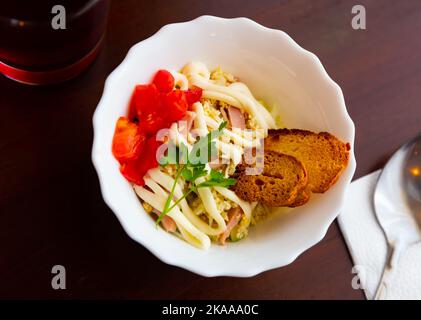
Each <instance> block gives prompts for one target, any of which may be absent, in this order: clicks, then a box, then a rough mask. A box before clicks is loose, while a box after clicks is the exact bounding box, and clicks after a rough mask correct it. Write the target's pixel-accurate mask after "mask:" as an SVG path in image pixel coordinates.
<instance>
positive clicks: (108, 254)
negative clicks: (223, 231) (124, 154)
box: [0, 0, 421, 299]
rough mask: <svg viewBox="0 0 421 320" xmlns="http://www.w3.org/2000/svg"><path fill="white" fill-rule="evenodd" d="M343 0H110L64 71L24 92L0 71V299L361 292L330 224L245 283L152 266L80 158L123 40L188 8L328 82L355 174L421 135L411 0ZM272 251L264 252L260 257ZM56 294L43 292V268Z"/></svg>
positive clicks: (420, 59) (186, 14)
mask: <svg viewBox="0 0 421 320" xmlns="http://www.w3.org/2000/svg"><path fill="white" fill-rule="evenodd" d="M358 3H361V4H364V5H365V6H366V9H367V30H365V31H355V30H353V29H352V28H351V24H350V22H351V18H352V15H351V8H352V5H353V4H354V3H353V1H349V0H319V1H312V0H308V1H304V0H296V1H280V0H278V1H271V0H266V1H239V0H230V1H226V0H212V1H193V0H190V1H189V0H179V1H137V0H136V1H135V0H124V1H122V0H119V1H114V2H113V4H112V8H111V13H110V18H109V25H108V33H107V37H106V42H105V46H104V48H103V50H102V53H101V54H100V56H99V58H98V59H97V61H96V62H95V63H94V65H93V66H92V67H90V68H89V70H87V71H86V72H85V73H83V74H82V75H81V76H80V77H78V78H77V79H75V80H72V81H69V82H67V83H64V84H60V85H55V86H49V87H30V86H25V85H21V84H18V83H15V82H12V81H10V80H8V79H6V78H4V77H1V78H0V252H1V256H0V297H2V298H58V299H59V298H135V299H144V298H165V299H173V298H179V299H188V298H199V299H205V298H211V299H214V298H221V299H223V298H232V299H238V298H247V299H253V298H257V299H297V298H298V299H322V298H327V299H363V298H364V295H363V293H362V292H361V291H358V290H353V289H352V288H351V279H352V277H353V275H352V273H351V269H352V261H351V259H350V256H349V254H348V251H347V248H346V246H345V244H344V241H343V238H342V235H341V233H340V231H339V228H338V226H337V224H336V223H334V224H333V225H332V226H331V227H330V229H329V231H328V233H327V235H326V237H325V238H324V239H323V241H321V242H320V243H319V244H318V245H316V246H314V247H313V248H311V249H310V250H308V251H307V252H305V253H303V254H302V255H301V256H300V257H299V258H298V259H297V260H296V261H295V262H294V263H292V264H291V265H289V266H287V267H284V268H280V269H276V270H272V271H268V272H265V273H263V274H260V275H258V276H256V277H253V278H249V279H236V278H225V277H224V278H214V279H208V278H203V277H200V276H197V275H194V274H192V273H190V272H188V271H184V270H182V269H179V268H175V267H171V266H168V265H165V264H164V263H162V262H160V261H159V260H158V259H157V258H155V257H154V256H153V255H152V254H151V253H149V252H148V251H147V250H146V249H144V248H143V247H142V246H140V245H138V244H137V243H135V242H134V241H132V240H130V239H129V237H128V236H127V235H126V234H125V232H124V231H123V229H122V227H121V226H120V224H119V222H118V221H117V219H116V217H115V216H114V215H113V213H112V212H111V210H110V209H109V208H108V207H107V206H106V205H105V204H104V202H103V200H102V198H101V194H100V189H99V184H98V179H97V176H96V173H95V171H94V169H93V166H92V165H91V160H90V151H91V145H92V124H91V118H92V114H93V112H94V110H95V107H96V105H97V103H98V101H99V98H100V96H101V93H102V89H103V84H104V80H105V78H106V77H107V75H108V74H109V73H110V72H111V71H112V70H113V69H114V68H115V67H116V66H117V65H118V64H119V63H120V62H121V60H122V59H123V58H124V56H125V54H126V52H127V50H128V49H129V48H130V46H132V45H133V44H134V43H136V42H138V41H140V40H142V39H145V38H146V37H148V36H150V35H152V34H153V33H154V32H156V31H157V30H158V29H159V28H160V27H161V26H163V25H165V24H167V23H170V22H177V21H185V20H189V19H192V18H195V17H197V16H199V15H202V14H213V15H219V16H224V17H235V16H247V17H250V18H252V19H254V20H256V21H257V22H259V23H261V24H263V25H266V26H268V27H272V28H277V29H281V30H284V31H286V32H287V33H289V34H290V35H291V36H292V37H293V38H294V39H295V40H296V41H297V42H298V43H299V44H300V45H302V46H303V47H304V48H306V49H308V50H310V51H313V52H314V53H315V54H317V55H318V56H319V58H320V59H321V61H322V63H323V64H324V66H325V67H326V69H327V71H328V73H329V74H330V75H331V76H332V78H333V79H334V80H336V81H337V82H338V84H339V85H340V86H341V87H342V89H343V91H344V95H345V99H346V103H347V107H348V110H349V113H350V115H351V117H352V118H353V120H354V121H355V124H356V142H355V150H356V156H357V163H358V168H357V172H356V177H360V176H362V175H365V174H367V173H369V172H371V171H372V170H374V169H377V168H379V167H381V166H382V165H383V164H384V162H385V160H386V159H387V157H388V156H389V155H390V154H391V153H392V152H393V151H394V150H395V149H396V148H397V147H398V146H399V145H400V144H401V143H403V142H404V141H405V140H407V139H408V138H410V137H411V136H413V135H415V134H416V133H417V132H420V131H421V103H420V101H421V90H420V83H421V41H420V36H419V32H420V30H421V2H420V1H417V0H406V1H392V0H381V1H380V0H376V1H374V0H371V1H369V0H367V1H362V0H360V1H358ZM274 254H276V253H274ZM56 264H62V265H64V266H66V269H67V277H68V279H67V287H68V289H67V290H63V291H60V290H59V291H55V290H52V289H51V285H50V281H51V268H52V266H53V265H56Z"/></svg>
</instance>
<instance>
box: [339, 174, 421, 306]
mask: <svg viewBox="0 0 421 320" xmlns="http://www.w3.org/2000/svg"><path fill="white" fill-rule="evenodd" d="M379 173H380V171H376V172H373V173H371V174H369V175H367V176H365V177H362V178H360V179H358V180H356V181H355V182H353V183H351V187H350V190H349V191H348V195H347V200H346V203H345V206H344V209H343V210H342V212H341V214H340V215H339V217H338V221H339V225H340V228H341V230H342V233H343V235H344V238H345V241H346V243H347V245H348V248H349V251H350V253H351V256H352V259H353V260H354V264H355V267H354V269H353V270H352V271H350V272H353V273H355V274H356V277H355V278H354V280H353V283H354V285H355V284H357V285H361V286H362V287H363V289H364V292H365V295H366V297H367V299H372V298H373V296H374V295H375V292H376V289H377V286H378V283H379V279H380V277H381V273H382V271H383V267H384V263H385V261H386V256H387V246H386V239H385V236H384V233H383V231H382V229H381V228H380V226H379V224H378V222H377V220H376V216H375V213H374V208H373V201H372V199H373V192H374V187H375V185H376V182H377V178H378V176H379ZM357 274H358V276H357ZM350 285H351V284H350ZM387 299H421V243H418V244H415V245H413V246H411V247H409V248H408V249H407V251H405V252H404V253H403V254H402V256H401V259H400V262H399V265H398V269H397V272H396V276H395V278H394V279H393V282H392V285H391V287H390V291H389V292H388V296H387Z"/></svg>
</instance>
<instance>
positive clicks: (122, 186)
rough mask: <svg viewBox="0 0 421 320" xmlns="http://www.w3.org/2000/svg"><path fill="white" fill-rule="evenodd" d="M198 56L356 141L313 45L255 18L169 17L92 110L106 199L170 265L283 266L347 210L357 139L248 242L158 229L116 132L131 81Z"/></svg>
mask: <svg viewBox="0 0 421 320" xmlns="http://www.w3.org/2000/svg"><path fill="white" fill-rule="evenodd" d="M192 60H195V61H202V62H204V63H206V64H207V65H208V66H209V67H211V68H212V67H216V66H221V67H222V68H223V69H225V70H227V71H229V72H231V73H233V74H234V75H236V76H238V77H239V78H240V79H241V80H242V81H243V82H245V83H246V84H247V85H248V86H249V87H250V88H251V90H252V92H253V94H254V95H255V96H256V97H257V98H262V99H264V100H265V101H266V102H268V103H269V104H272V105H275V106H276V108H279V110H280V112H281V115H282V117H283V121H284V124H285V125H286V126H287V127H289V128H303V129H308V130H313V131H329V132H331V133H333V134H334V135H336V136H337V137H339V138H340V139H342V140H344V141H348V142H350V143H351V146H352V145H353V143H354V124H353V122H352V120H351V118H350V117H349V115H348V113H347V110H346V107H345V103H344V98H343V95H342V91H341V89H340V88H339V86H338V85H337V84H336V83H335V82H333V81H332V79H331V78H330V77H329V76H328V74H327V73H326V71H325V70H324V68H323V66H322V64H321V63H320V61H319V59H318V58H317V57H316V56H315V55H314V54H312V53H310V52H308V51H306V50H304V49H302V48H301V47H300V46H299V45H298V44H297V43H295V42H294V41H293V40H292V39H291V38H290V37H289V36H288V35H287V34H286V33H284V32H281V31H279V30H273V29H268V28H265V27H263V26H261V25H259V24H257V23H255V22H253V21H252V20H249V19H245V18H237V19H222V18H216V17H212V16H202V17H199V18H197V19H195V20H193V21H189V22H185V23H176V24H170V25H167V26H165V27H163V28H162V29H161V30H160V31H159V32H157V33H156V34H155V35H154V36H152V37H150V38H149V39H146V40H144V41H142V42H140V43H138V44H136V45H135V46H133V47H132V48H131V49H130V51H129V52H128V54H127V56H126V58H125V59H124V61H123V62H122V63H121V64H120V65H119V66H118V68H116V69H115V70H114V71H113V72H112V73H111V75H110V76H109V77H108V79H107V81H106V82H105V88H104V93H103V95H102V98H101V101H100V103H99V105H98V107H97V109H96V111H95V115H94V118H93V124H94V134H95V138H94V144H93V150H92V159H93V162H94V165H95V168H96V170H97V171H98V175H99V180H100V184H101V190H102V195H103V197H104V200H105V202H106V203H107V204H108V206H109V207H110V208H111V209H112V210H113V211H114V213H115V214H116V216H117V217H118V219H119V220H120V222H121V224H122V225H123V227H124V229H125V230H126V232H127V233H128V235H129V236H130V237H132V238H133V239H134V240H136V241H137V242H139V243H140V244H142V245H143V246H144V247H146V248H147V249H148V250H150V251H151V252H152V253H153V254H155V255H156V256H157V257H158V258H159V259H161V260H162V261H164V262H166V263H168V264H171V265H175V266H178V267H181V268H184V269H187V270H190V271H192V272H195V273H198V274H200V275H203V276H223V275H224V276H237V277H249V276H253V275H256V274H258V273H260V272H263V271H266V270H269V269H272V268H277V267H281V266H285V265H287V264H289V263H291V262H292V261H294V260H295V259H296V258H297V256H298V255H299V254H301V253H302V252H303V251H305V250H307V249H308V248H310V247H311V246H313V245H314V244H316V243H317V242H319V241H320V240H321V239H322V238H323V237H324V235H325V234H326V231H327V229H328V227H329V225H330V224H331V223H332V221H333V220H334V219H335V218H336V216H337V215H338V213H339V211H340V210H341V206H342V205H343V203H344V198H345V194H346V191H347V188H348V185H349V183H350V181H351V178H352V176H353V174H354V171H355V167H356V163H355V157H354V154H353V148H352V150H351V158H350V162H349V165H348V167H347V169H346V171H345V172H344V173H343V175H342V176H341V178H340V179H339V181H338V182H337V183H336V184H335V185H334V186H333V187H332V188H331V189H330V190H328V191H327V192H326V193H325V194H323V195H313V197H312V199H311V201H310V202H309V203H308V204H306V205H305V206H302V207H299V208H296V209H293V210H290V211H288V212H287V213H283V214H276V215H274V216H272V217H270V218H269V219H268V220H267V221H264V222H262V223H261V224H258V225H257V226H255V227H252V228H250V232H249V236H248V237H247V238H246V239H244V240H242V241H239V242H236V243H230V244H228V245H226V246H218V245H213V246H212V247H211V248H210V250H208V251H201V250H199V249H197V248H195V247H193V246H191V245H189V244H188V243H187V242H184V241H183V240H181V239H179V238H177V237H175V236H173V235H171V234H169V233H166V232H165V231H163V230H161V229H160V228H156V227H155V224H154V222H153V221H152V219H151V218H150V217H149V216H148V215H147V214H146V213H145V212H144V210H143V208H142V206H141V205H140V202H139V200H138V198H137V197H136V194H135V193H134V191H133V189H132V187H131V185H130V184H129V183H128V182H127V181H126V180H125V179H124V178H123V176H122V175H121V174H120V172H119V166H118V163H117V161H116V160H115V159H114V157H113V155H112V153H111V141H112V137H113V131H114V126H115V123H116V120H117V119H118V117H119V116H121V115H125V114H126V111H127V106H128V102H129V98H130V95H131V93H132V90H133V88H134V86H135V85H136V84H138V83H146V82H149V81H150V79H151V76H152V75H153V74H154V72H156V70H158V69H160V68H167V69H179V68H181V67H182V66H183V65H184V64H185V63H187V62H190V61H192Z"/></svg>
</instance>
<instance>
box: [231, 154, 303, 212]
mask: <svg viewBox="0 0 421 320" xmlns="http://www.w3.org/2000/svg"><path fill="white" fill-rule="evenodd" d="M253 166H255V164H252V165H251V166H250V168H252V167H253ZM247 168H248V167H247V166H245V165H242V166H241V167H240V171H239V172H237V183H236V184H235V185H234V186H233V190H234V191H235V193H236V194H237V195H238V196H239V197H240V198H241V199H243V200H246V201H251V202H252V201H259V202H262V203H264V204H267V205H269V206H272V207H281V206H289V205H292V204H293V203H294V202H295V199H296V197H297V195H298V193H299V192H301V191H302V190H304V189H305V187H306V186H307V182H308V178H307V171H306V169H305V168H304V166H303V164H302V163H301V162H300V161H299V160H297V159H296V158H295V157H293V156H289V155H286V154H282V153H279V152H276V151H267V152H265V154H264V166H263V170H262V172H261V173H260V174H257V175H250V174H247V170H246V169H247Z"/></svg>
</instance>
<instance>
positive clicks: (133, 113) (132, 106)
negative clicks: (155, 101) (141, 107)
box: [129, 90, 139, 122]
mask: <svg viewBox="0 0 421 320" xmlns="http://www.w3.org/2000/svg"><path fill="white" fill-rule="evenodd" d="M135 92H136V90H134V91H133V93H132V96H131V97H130V103H129V121H131V122H138V121H139V119H138V118H137V109H136V99H135Z"/></svg>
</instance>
